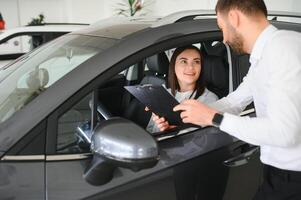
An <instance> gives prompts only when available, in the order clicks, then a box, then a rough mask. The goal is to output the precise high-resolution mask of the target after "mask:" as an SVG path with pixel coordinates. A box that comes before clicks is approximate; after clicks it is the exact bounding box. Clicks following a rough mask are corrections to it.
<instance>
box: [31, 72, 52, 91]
mask: <svg viewBox="0 0 301 200" xmlns="http://www.w3.org/2000/svg"><path fill="white" fill-rule="evenodd" d="M48 81H49V74H48V71H47V70H46V69H44V68H39V69H35V70H34V71H32V72H30V73H29V74H28V76H27V78H26V84H27V86H28V88H29V89H31V90H33V91H37V90H39V89H41V88H43V87H44V86H45V85H47V83H48Z"/></svg>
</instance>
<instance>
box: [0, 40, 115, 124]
mask: <svg viewBox="0 0 301 200" xmlns="http://www.w3.org/2000/svg"><path fill="white" fill-rule="evenodd" d="M114 43H116V40H114V39H109V38H100V37H92V36H83V35H65V36H63V37H61V38H59V39H57V40H55V41H53V42H51V43H49V44H48V45H44V46H42V47H40V48H38V49H36V50H34V51H32V52H31V53H29V54H26V55H24V56H22V57H21V58H19V59H18V60H17V61H15V62H14V63H12V64H11V65H8V66H6V67H5V68H4V69H1V70H0V123H1V122H3V121H5V120H6V119H8V118H9V117H10V116H12V115H13V114H14V113H15V112H16V111H18V110H20V109H21V108H22V107H23V106H24V105H26V104H27V103H29V102H30V101H32V100H33V99H34V98H35V97H37V96H38V95H39V94H40V93H42V92H43V91H45V90H47V88H49V87H50V86H51V85H52V84H54V83H55V82H56V81H58V80H59V79H60V78H62V77H63V76H65V75H66V74H67V73H68V72H70V71H71V70H73V69H75V68H76V67H77V66H79V65H80V64H81V63H83V62H84V61H86V60H87V59H89V58H90V57H92V56H93V55H95V54H97V53H99V52H102V51H103V50H105V49H107V48H109V47H111V46H112V45H113V44H114Z"/></svg>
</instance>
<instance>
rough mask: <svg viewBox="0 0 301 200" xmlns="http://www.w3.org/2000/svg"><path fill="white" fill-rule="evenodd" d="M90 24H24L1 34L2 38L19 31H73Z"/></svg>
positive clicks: (0, 37)
mask: <svg viewBox="0 0 301 200" xmlns="http://www.w3.org/2000/svg"><path fill="white" fill-rule="evenodd" d="M88 25H89V24H55V23H53V24H43V25H33V26H22V27H16V28H11V29H6V30H4V31H2V33H1V34H0V40H1V39H3V38H6V37H8V36H10V35H14V34H18V33H33V32H72V31H76V30H79V29H82V28H85V27H87V26H88Z"/></svg>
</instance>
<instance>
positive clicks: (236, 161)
mask: <svg viewBox="0 0 301 200" xmlns="http://www.w3.org/2000/svg"><path fill="white" fill-rule="evenodd" d="M258 151H259V147H258V146H252V147H250V148H248V150H247V151H246V152H243V153H241V154H239V155H238V156H235V157H232V158H230V159H228V160H225V161H224V162H223V164H224V165H225V166H227V167H238V166H241V165H245V164H247V163H248V162H249V160H250V159H251V157H252V156H253V155H254V154H256V153H257V152H258Z"/></svg>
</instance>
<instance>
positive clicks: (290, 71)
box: [174, 0, 301, 200]
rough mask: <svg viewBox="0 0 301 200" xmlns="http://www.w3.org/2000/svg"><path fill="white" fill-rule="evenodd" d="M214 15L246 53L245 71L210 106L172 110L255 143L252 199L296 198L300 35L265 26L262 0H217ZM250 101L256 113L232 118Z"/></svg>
mask: <svg viewBox="0 0 301 200" xmlns="http://www.w3.org/2000/svg"><path fill="white" fill-rule="evenodd" d="M216 13H217V21H218V26H219V27H220V29H221V30H222V32H223V36H224V42H225V43H228V44H229V45H230V46H231V47H232V49H233V50H234V51H236V52H238V53H248V54H250V63H251V67H250V69H249V72H248V74H247V75H246V77H245V78H244V80H243V82H242V83H241V85H240V86H239V87H238V88H237V89H236V90H235V91H234V92H233V93H231V94H229V95H228V96H227V97H225V98H223V99H221V100H219V101H218V102H216V103H215V104H214V105H212V106H211V107H208V106H206V105H204V104H202V103H200V102H198V101H195V100H187V101H184V102H182V103H181V104H180V105H178V106H176V107H175V108H174V111H178V110H180V111H182V112H181V117H182V119H183V122H185V123H193V124H197V125H201V126H208V125H209V126H210V125H214V126H217V127H219V128H220V129H221V130H222V131H224V132H227V133H229V134H231V135H233V136H235V137H237V138H239V139H241V140H243V141H246V142H248V143H251V144H254V145H259V146H260V149H261V157H260V159H261V161H262V162H263V164H264V182H263V184H262V186H261V187H260V188H259V190H258V192H257V194H256V195H255V199H272V200H276V199H301V34H299V33H296V32H293V31H284V30H277V28H275V27H274V26H273V25H271V24H270V23H269V21H268V20H267V9H266V6H265V3H264V1H263V0H218V2H217V5H216ZM252 101H253V102H254V105H255V108H256V113H257V117H255V118H249V117H240V116H237V115H238V114H239V113H240V112H241V111H242V110H243V109H244V108H245V107H246V106H247V105H248V104H249V103H250V102H252Z"/></svg>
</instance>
